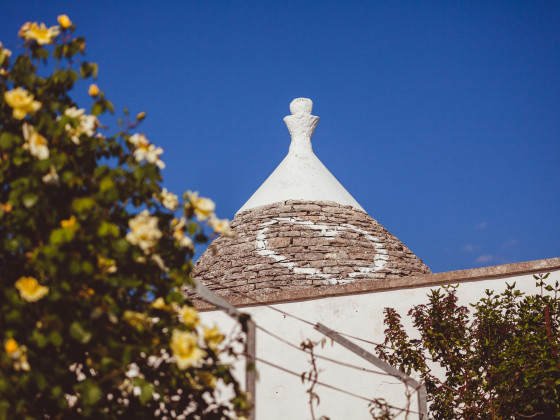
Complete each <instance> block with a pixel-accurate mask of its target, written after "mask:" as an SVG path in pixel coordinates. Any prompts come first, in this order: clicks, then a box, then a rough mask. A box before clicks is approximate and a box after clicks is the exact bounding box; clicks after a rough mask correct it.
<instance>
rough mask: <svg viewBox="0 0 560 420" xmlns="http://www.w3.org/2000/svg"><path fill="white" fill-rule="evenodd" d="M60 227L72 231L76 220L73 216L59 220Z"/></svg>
mask: <svg viewBox="0 0 560 420" xmlns="http://www.w3.org/2000/svg"><path fill="white" fill-rule="evenodd" d="M60 226H61V227H63V228H64V229H72V228H73V227H74V226H76V218H75V217H74V216H70V218H69V219H66V220H61V221H60Z"/></svg>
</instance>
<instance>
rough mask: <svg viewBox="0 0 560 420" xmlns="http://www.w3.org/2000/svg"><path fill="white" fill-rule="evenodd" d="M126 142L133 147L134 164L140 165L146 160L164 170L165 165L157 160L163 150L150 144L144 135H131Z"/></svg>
mask: <svg viewBox="0 0 560 420" xmlns="http://www.w3.org/2000/svg"><path fill="white" fill-rule="evenodd" d="M128 141H129V142H130V143H132V144H133V145H134V146H135V150H134V153H133V155H134V159H136V162H139V163H140V162H142V161H144V160H147V161H148V162H150V163H152V164H154V165H156V166H157V167H158V168H160V169H165V163H164V162H163V161H162V160H161V159H160V158H159V156H160V155H161V154H162V153H163V149H162V148H161V147H156V146H154V145H153V144H151V143H150V141H149V140H148V139H147V138H146V136H145V135H144V134H138V133H136V134H133V135H132V136H130V137H129V138H128Z"/></svg>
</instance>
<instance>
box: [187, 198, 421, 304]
mask: <svg viewBox="0 0 560 420" xmlns="http://www.w3.org/2000/svg"><path fill="white" fill-rule="evenodd" d="M232 229H233V231H234V233H235V236H234V237H233V238H229V237H226V236H220V237H219V238H218V239H216V240H215V241H214V242H213V243H212V244H211V245H210V247H209V248H208V250H206V252H205V253H204V254H203V255H202V256H201V257H200V259H199V260H198V262H197V264H196V265H195V269H194V277H195V278H196V279H197V280H199V281H202V282H203V283H204V284H205V285H206V286H208V287H209V288H210V289H212V290H214V291H216V292H217V293H219V294H222V295H224V296H228V295H232V294H235V293H238V292H239V293H246V292H254V291H255V292H260V293H266V292H267V291H277V290H280V289H281V290H290V289H294V288H302V287H320V286H328V285H332V284H341V283H349V282H354V281H382V280H383V279H386V278H393V277H402V276H409V275H414V274H428V273H430V269H429V268H428V267H427V266H426V265H425V264H424V263H423V262H422V261H421V260H420V259H419V258H418V257H416V256H415V255H414V254H413V253H412V252H411V251H410V250H409V249H408V248H407V247H406V246H405V245H404V244H403V243H402V242H401V241H399V240H398V239H397V238H396V237H395V236H393V235H392V234H391V233H389V232H388V231H387V230H386V229H385V228H384V227H383V226H381V225H380V224H379V223H378V222H377V221H375V220H374V219H372V218H371V217H370V216H368V214H367V213H365V212H364V211H361V210H357V209H355V208H353V207H352V206H344V205H341V204H337V203H333V202H308V201H293V200H291V201H290V200H289V201H285V202H280V203H275V204H271V205H267V206H263V207H259V208H255V209H251V210H248V211H244V212H241V213H238V214H237V215H236V216H235V218H234V219H233V221H232Z"/></svg>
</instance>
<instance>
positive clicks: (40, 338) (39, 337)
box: [31, 329, 48, 348]
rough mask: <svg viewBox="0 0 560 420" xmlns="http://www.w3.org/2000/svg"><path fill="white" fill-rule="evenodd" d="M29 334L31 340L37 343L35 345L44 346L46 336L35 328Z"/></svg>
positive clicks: (46, 341)
mask: <svg viewBox="0 0 560 420" xmlns="http://www.w3.org/2000/svg"><path fill="white" fill-rule="evenodd" d="M31 336H32V337H33V340H34V341H35V342H36V343H37V345H38V346H39V347H40V348H43V347H45V346H46V345H47V343H48V340H47V337H46V336H45V335H44V334H42V333H41V332H39V330H37V329H35V330H33V333H32V334H31Z"/></svg>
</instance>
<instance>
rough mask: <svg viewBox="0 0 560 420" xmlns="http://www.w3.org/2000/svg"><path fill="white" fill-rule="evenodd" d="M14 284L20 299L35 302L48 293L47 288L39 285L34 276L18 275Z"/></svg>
mask: <svg viewBox="0 0 560 420" xmlns="http://www.w3.org/2000/svg"><path fill="white" fill-rule="evenodd" d="M15 286H16V289H18V290H19V294H20V296H21V297H22V299H23V300H25V301H27V302H37V301H38V300H39V299H42V298H43V297H45V296H46V294H47V293H49V288H48V287H47V286H41V285H40V284H39V282H38V281H37V279H36V278H34V277H20V279H19V280H18V281H16V283H15Z"/></svg>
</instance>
